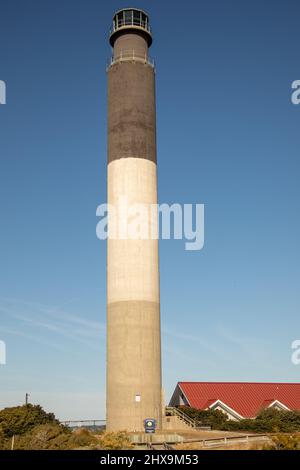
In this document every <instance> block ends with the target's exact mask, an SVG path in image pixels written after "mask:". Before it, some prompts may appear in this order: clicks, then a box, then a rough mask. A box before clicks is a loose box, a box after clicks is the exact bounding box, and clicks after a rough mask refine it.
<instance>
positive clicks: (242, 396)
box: [178, 382, 300, 418]
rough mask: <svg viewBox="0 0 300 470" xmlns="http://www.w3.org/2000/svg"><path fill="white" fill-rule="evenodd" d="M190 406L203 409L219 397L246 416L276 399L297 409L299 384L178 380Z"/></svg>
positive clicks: (299, 391)
mask: <svg viewBox="0 0 300 470" xmlns="http://www.w3.org/2000/svg"><path fill="white" fill-rule="evenodd" d="M178 385H179V387H180V388H181V390H182V392H183V393H184V395H185V397H186V398H187V400H188V402H189V404H190V406H191V407H192V408H196V409H199V410H204V409H206V408H207V407H208V406H209V405H208V404H212V402H215V401H216V400H221V401H222V402H223V403H225V405H227V406H229V407H230V408H232V409H233V410H234V411H236V412H237V413H238V414H240V415H241V416H243V417H245V418H253V417H255V416H256V415H257V414H258V412H259V411H260V410H261V409H262V408H266V406H268V405H269V404H271V403H272V402H273V401H275V400H278V401H279V402H280V403H282V404H283V405H285V406H287V407H288V408H289V409H291V410H300V383H254V382H178Z"/></svg>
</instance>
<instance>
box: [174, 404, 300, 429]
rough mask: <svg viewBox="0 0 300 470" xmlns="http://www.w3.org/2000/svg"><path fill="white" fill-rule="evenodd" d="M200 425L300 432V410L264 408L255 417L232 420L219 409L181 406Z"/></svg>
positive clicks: (214, 427)
mask: <svg viewBox="0 0 300 470" xmlns="http://www.w3.org/2000/svg"><path fill="white" fill-rule="evenodd" d="M180 409H181V410H182V411H183V412H184V413H186V414H187V415H188V416H190V417H191V418H193V419H194V420H195V421H196V423H197V424H198V425H202V426H211V427H212V429H219V430H222V431H246V432H247V431H249V432H257V433H274V432H275V433H278V432H288V433H290V432H300V412H299V411H284V410H276V409H274V408H267V409H265V410H262V411H261V412H260V413H259V414H258V416H257V417H256V418H255V419H242V420H240V421H232V420H229V419H228V418H227V416H226V415H225V413H223V412H222V411H219V410H196V409H194V408H190V407H180Z"/></svg>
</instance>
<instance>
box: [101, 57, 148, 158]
mask: <svg viewBox="0 0 300 470" xmlns="http://www.w3.org/2000/svg"><path fill="white" fill-rule="evenodd" d="M108 102H109V108H108V163H110V162H112V161H114V160H117V159H119V158H145V159H147V160H151V161H153V162H155V163H156V110H155V72H154V69H153V67H152V66H151V65H149V64H147V63H142V62H138V61H136V62H134V61H128V62H117V63H115V64H113V65H112V66H110V67H109V69H108Z"/></svg>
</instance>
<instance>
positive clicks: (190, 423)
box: [166, 406, 196, 428]
mask: <svg viewBox="0 0 300 470" xmlns="http://www.w3.org/2000/svg"><path fill="white" fill-rule="evenodd" d="M168 414H169V415H171V416H178V418H180V419H181V420H182V421H184V423H185V424H187V425H188V426H190V427H192V428H196V422H195V420H194V419H192V418H190V417H189V416H188V415H187V414H186V413H184V412H183V411H181V410H180V408H175V407H173V406H167V407H166V415H168Z"/></svg>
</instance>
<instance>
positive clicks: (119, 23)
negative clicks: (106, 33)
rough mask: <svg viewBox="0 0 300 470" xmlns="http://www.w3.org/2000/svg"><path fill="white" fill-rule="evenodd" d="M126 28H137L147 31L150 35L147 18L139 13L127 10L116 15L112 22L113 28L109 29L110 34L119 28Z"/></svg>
mask: <svg viewBox="0 0 300 470" xmlns="http://www.w3.org/2000/svg"><path fill="white" fill-rule="evenodd" d="M128 26H133V27H138V28H141V29H144V30H146V31H148V33H150V34H151V27H150V24H149V18H148V16H147V15H145V14H144V13H142V12H141V11H139V12H137V11H135V10H128V11H127V12H125V11H123V12H120V13H118V14H117V15H116V16H115V17H114V20H113V26H112V28H111V29H110V34H112V33H114V32H115V31H118V30H119V29H120V28H125V27H128Z"/></svg>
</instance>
